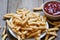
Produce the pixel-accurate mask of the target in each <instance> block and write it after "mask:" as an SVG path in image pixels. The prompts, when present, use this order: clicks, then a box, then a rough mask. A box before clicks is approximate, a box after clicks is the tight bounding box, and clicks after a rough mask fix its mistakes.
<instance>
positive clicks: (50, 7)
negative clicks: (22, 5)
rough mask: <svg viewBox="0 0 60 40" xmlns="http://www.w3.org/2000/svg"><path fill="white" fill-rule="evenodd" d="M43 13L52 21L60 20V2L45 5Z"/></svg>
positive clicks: (50, 2)
mask: <svg viewBox="0 0 60 40" xmlns="http://www.w3.org/2000/svg"><path fill="white" fill-rule="evenodd" d="M43 12H44V13H45V15H46V16H47V18H48V19H50V20H60V2H58V1H49V2H45V3H44V4H43Z"/></svg>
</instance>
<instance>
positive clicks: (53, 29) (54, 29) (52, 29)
mask: <svg viewBox="0 0 60 40" xmlns="http://www.w3.org/2000/svg"><path fill="white" fill-rule="evenodd" d="M56 30H59V28H50V29H48V31H56Z"/></svg>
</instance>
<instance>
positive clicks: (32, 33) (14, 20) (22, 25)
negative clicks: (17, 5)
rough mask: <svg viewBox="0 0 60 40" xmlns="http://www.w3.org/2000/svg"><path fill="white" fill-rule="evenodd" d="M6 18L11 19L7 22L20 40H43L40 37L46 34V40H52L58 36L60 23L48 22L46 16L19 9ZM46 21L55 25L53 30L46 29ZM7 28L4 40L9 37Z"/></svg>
mask: <svg viewBox="0 0 60 40" xmlns="http://www.w3.org/2000/svg"><path fill="white" fill-rule="evenodd" d="M4 18H5V19H6V18H10V20H11V21H10V20H8V19H7V20H6V22H7V25H8V27H9V28H11V30H12V31H13V32H14V33H15V34H16V35H17V39H18V40H21V39H22V40H24V39H29V38H34V39H35V40H41V39H40V35H42V33H44V32H46V30H47V32H46V36H45V40H52V39H54V38H55V37H56V36H57V33H56V31H57V30H59V27H60V22H51V21H49V20H46V19H47V18H46V16H42V15H40V13H35V12H31V11H30V10H27V9H25V8H24V9H18V10H17V11H16V13H8V14H6V15H4ZM46 21H47V22H48V23H49V24H51V25H53V27H52V28H49V29H47V28H46ZM5 31H6V28H4V31H3V33H2V34H3V37H2V40H5V39H6V37H7V36H8V35H7V34H5Z"/></svg>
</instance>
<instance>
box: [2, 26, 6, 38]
mask: <svg viewBox="0 0 60 40" xmlns="http://www.w3.org/2000/svg"><path fill="white" fill-rule="evenodd" d="M5 33H6V26H4V29H3V32H2V37H3V36H4V35H5Z"/></svg>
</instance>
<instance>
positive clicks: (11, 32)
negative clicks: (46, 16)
mask: <svg viewBox="0 0 60 40" xmlns="http://www.w3.org/2000/svg"><path fill="white" fill-rule="evenodd" d="M11 21H12V19H10V22H11ZM46 28H47V29H48V28H49V25H48V23H47V22H46ZM8 30H9V32H10V34H11V35H12V36H14V37H15V38H17V36H16V34H15V33H14V32H13V31H12V30H11V28H9V27H8ZM46 32H47V30H46ZM46 32H45V33H43V34H41V35H40V38H43V37H44V36H45V35H46ZM30 39H31V38H30ZM30 39H29V40H30ZM26 40H28V39H26ZM31 40H34V39H31Z"/></svg>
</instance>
